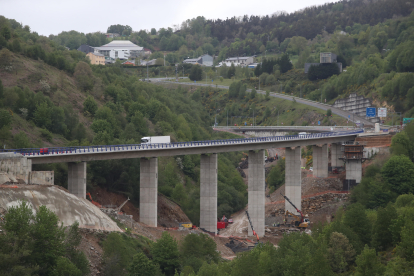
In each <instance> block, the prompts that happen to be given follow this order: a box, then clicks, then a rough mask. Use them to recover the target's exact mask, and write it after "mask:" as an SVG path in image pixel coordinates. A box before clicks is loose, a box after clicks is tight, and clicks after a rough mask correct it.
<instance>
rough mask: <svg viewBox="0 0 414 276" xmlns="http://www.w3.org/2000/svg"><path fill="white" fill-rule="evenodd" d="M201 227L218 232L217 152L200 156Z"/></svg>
mask: <svg viewBox="0 0 414 276" xmlns="http://www.w3.org/2000/svg"><path fill="white" fill-rule="evenodd" d="M220 215H221V214H220ZM200 228H204V229H205V230H207V231H209V232H213V233H217V154H216V153H213V154H210V155H206V154H202V155H201V157H200Z"/></svg>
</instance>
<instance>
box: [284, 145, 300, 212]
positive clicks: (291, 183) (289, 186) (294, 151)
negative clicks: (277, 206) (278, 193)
mask: <svg viewBox="0 0 414 276" xmlns="http://www.w3.org/2000/svg"><path fill="white" fill-rule="evenodd" d="M285 156H286V158H285V163H286V168H285V195H286V196H287V197H288V198H289V199H290V201H292V202H293V204H295V205H296V207H297V208H298V209H299V210H301V208H302V206H301V199H302V191H301V183H302V177H301V168H300V165H301V158H300V157H301V152H300V147H296V148H286V151H285ZM285 210H288V211H289V212H292V213H293V214H297V212H296V210H295V208H293V206H292V205H291V204H290V203H289V202H287V201H285Z"/></svg>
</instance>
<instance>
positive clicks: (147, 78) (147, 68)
mask: <svg viewBox="0 0 414 276" xmlns="http://www.w3.org/2000/svg"><path fill="white" fill-rule="evenodd" d="M147 81H149V78H148V62H147Z"/></svg>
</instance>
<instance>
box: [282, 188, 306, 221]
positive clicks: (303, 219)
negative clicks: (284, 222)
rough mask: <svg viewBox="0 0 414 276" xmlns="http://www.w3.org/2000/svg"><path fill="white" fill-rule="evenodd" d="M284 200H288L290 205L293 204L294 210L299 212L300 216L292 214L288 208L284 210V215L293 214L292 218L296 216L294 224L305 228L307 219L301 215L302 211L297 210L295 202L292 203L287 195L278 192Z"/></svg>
mask: <svg viewBox="0 0 414 276" xmlns="http://www.w3.org/2000/svg"><path fill="white" fill-rule="evenodd" d="M280 194H281V195H282V196H283V197H284V198H285V199H286V200H287V202H289V203H290V205H292V206H293V208H295V210H296V212H298V213H299V214H300V218H299V217H298V216H296V215H294V214H292V213H291V212H289V211H288V210H286V213H285V216H287V215H291V216H293V217H294V218H296V221H295V226H297V227H299V228H307V227H308V224H309V222H310V221H309V219H307V218H306V219H305V218H304V216H303V213H302V211H301V210H299V209H298V208H297V207H296V206H295V204H293V202H292V201H290V199H289V198H288V197H287V196H285V195H283V194H282V193H280Z"/></svg>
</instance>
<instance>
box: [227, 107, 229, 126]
mask: <svg viewBox="0 0 414 276" xmlns="http://www.w3.org/2000/svg"><path fill="white" fill-rule="evenodd" d="M226 111H227V128H229V111H228V110H226Z"/></svg>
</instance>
